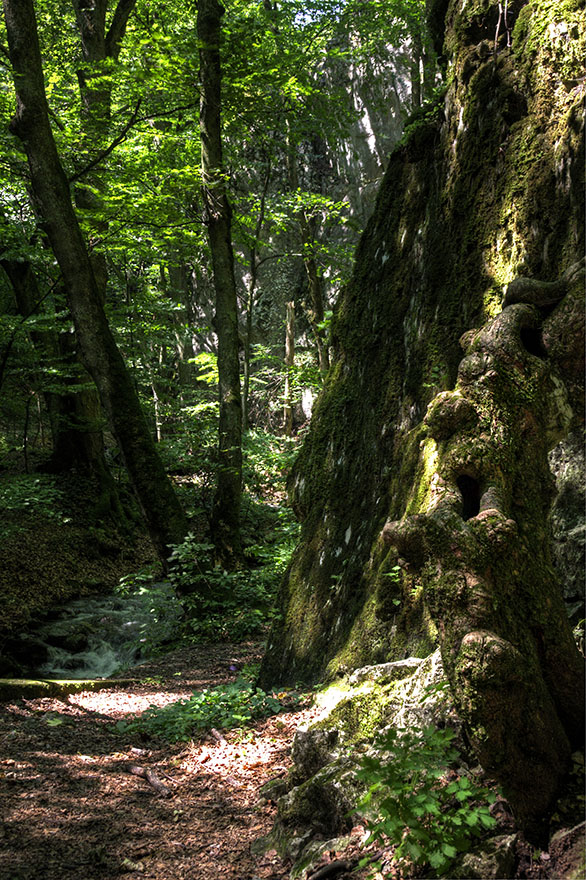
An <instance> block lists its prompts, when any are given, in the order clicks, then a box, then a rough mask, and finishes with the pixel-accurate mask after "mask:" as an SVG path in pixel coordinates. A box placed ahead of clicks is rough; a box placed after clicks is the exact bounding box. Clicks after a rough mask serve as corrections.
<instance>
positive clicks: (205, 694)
mask: <svg viewBox="0 0 586 880" xmlns="http://www.w3.org/2000/svg"><path fill="white" fill-rule="evenodd" d="M282 708H283V706H282V704H281V703H280V701H279V700H277V699H276V697H272V696H270V695H269V694H265V693H264V691H261V690H257V689H255V688H254V687H253V685H252V684H250V682H248V681H245V680H244V679H238V681H236V682H233V683H231V684H227V685H221V686H220V687H215V688H210V689H206V690H203V691H195V692H194V693H193V694H192V696H191V697H189V699H185V700H177V702H175V703H170V704H169V705H168V706H165V707H163V708H162V709H160V708H157V707H155V706H151V707H150V708H149V709H147V710H146V712H143V713H142V715H141V716H140V717H139V718H136V719H135V720H133V721H119V722H118V724H117V725H116V729H117V730H118V732H119V733H142V734H146V735H147V736H150V737H160V738H161V739H164V740H167V742H185V741H186V740H189V739H192V738H193V736H195V735H196V734H198V733H201V732H202V731H204V730H209V729H210V728H212V727H217V728H220V729H221V728H224V729H226V728H229V727H243V726H244V725H246V724H250V723H251V722H252V721H254V720H255V719H258V718H265V717H266V716H268V715H276V714H277V713H278V712H280V711H281V709H282Z"/></svg>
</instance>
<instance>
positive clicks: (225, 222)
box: [197, 0, 242, 566]
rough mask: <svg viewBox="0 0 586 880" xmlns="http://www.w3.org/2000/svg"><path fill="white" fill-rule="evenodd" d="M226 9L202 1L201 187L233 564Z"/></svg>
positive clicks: (236, 476)
mask: <svg viewBox="0 0 586 880" xmlns="http://www.w3.org/2000/svg"><path fill="white" fill-rule="evenodd" d="M223 14H224V9H223V7H222V6H221V5H220V4H219V3H218V2H217V0H199V3H198V11H197V35H198V39H199V55H200V65H201V66H200V76H201V107H200V133H201V171H202V192H203V198H204V205H205V222H206V226H207V230H208V236H209V243H210V252H211V256H212V267H213V276H214V289H215V294H216V314H215V318H214V327H215V330H216V333H217V337H218V378H219V395H220V427H219V446H218V449H219V461H218V477H217V488H216V496H215V499H214V510H213V515H212V530H213V538H214V543H215V545H216V552H217V554H218V557H219V560H220V561H221V562H222V563H223V564H224V565H229V566H233V565H234V564H236V563H237V562H238V560H239V558H240V555H241V547H240V496H241V491H242V406H241V399H240V363H239V357H238V346H239V340H238V304H237V299H236V282H235V279H234V253H233V250H232V208H231V206H230V202H229V199H228V194H227V187H226V177H225V171H224V168H223V162H222V120H221V90H222V69H221V60H220V42H221V39H222V28H221V20H222V15H223Z"/></svg>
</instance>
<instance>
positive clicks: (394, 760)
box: [358, 725, 496, 876]
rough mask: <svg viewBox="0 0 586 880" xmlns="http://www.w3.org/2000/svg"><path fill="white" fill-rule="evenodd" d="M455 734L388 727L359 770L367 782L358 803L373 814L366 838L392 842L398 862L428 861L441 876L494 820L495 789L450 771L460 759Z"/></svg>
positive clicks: (384, 843) (433, 727)
mask: <svg viewBox="0 0 586 880" xmlns="http://www.w3.org/2000/svg"><path fill="white" fill-rule="evenodd" d="M455 736H456V734H455V733H454V731H453V730H450V729H448V728H445V729H439V728H437V727H435V726H434V725H429V726H427V727H425V728H423V729H421V730H406V729H402V728H399V729H390V730H388V731H386V732H385V733H384V734H383V735H382V736H381V737H380V739H379V741H378V742H377V751H378V752H380V753H382V755H381V756H380V757H378V756H377V757H372V756H366V757H364V758H363V760H362V766H361V769H360V770H359V771H358V776H359V778H360V779H362V780H364V781H365V782H366V783H367V784H368V786H369V788H368V792H367V794H366V795H365V796H364V797H363V798H362V800H361V801H360V803H359V805H358V806H359V808H368V812H369V813H371V814H372V815H373V816H374V818H370V819H368V826H369V829H370V836H369V838H368V841H367V842H371V841H372V840H377V841H379V842H381V843H382V844H383V845H385V846H388V845H392V846H394V847H395V851H394V858H395V860H396V861H398V862H399V863H407V864H411V865H428V866H430V867H431V868H432V869H433V870H434V872H436V873H437V874H438V875H439V876H442V875H445V874H446V872H447V871H448V870H449V868H450V865H451V863H452V862H453V860H454V859H455V858H456V857H457V856H458V855H459V854H460V853H462V852H465V851H466V850H468V849H469V847H470V844H471V842H472V840H473V839H474V838H475V837H479V836H481V835H483V834H485V833H486V832H487V831H488V830H490V829H491V828H493V827H494V825H495V824H496V822H495V820H494V819H493V817H492V816H491V814H490V811H489V804H490V803H492V802H493V801H494V800H495V795H494V793H493V792H492V791H490V790H489V789H487V788H484V787H482V786H480V785H478V783H477V782H475V781H474V780H473V779H471V778H470V777H469V776H468V775H465V774H463V773H461V772H460V771H458V772H455V771H453V772H451V773H449V768H450V765H455V764H457V763H458V762H459V758H460V755H459V752H458V750H457V749H456V748H455V747H454V744H453V740H454V738H455ZM366 861H367V860H365V863H366Z"/></svg>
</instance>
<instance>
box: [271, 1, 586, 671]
mask: <svg viewBox="0 0 586 880" xmlns="http://www.w3.org/2000/svg"><path fill="white" fill-rule="evenodd" d="M431 6H432V7H433V9H432V11H433V14H434V20H435V27H436V37H437V39H438V40H439V43H443V52H444V56H445V58H446V60H447V72H448V82H449V86H448V88H447V90H446V92H445V95H444V96H443V97H442V98H441V99H439V100H438V101H437V102H436V103H435V104H433V105H430V106H429V107H428V108H427V111H426V112H425V113H423V114H422V115H421V117H420V118H419V119H418V121H417V122H416V124H413V125H412V126H411V128H409V127H408V128H407V132H406V135H405V137H404V140H403V141H402V143H401V144H400V146H399V147H397V148H396V149H395V150H394V152H393V153H392V154H391V157H390V161H389V165H388V169H387V171H386V174H385V177H384V180H383V183H382V186H381V189H380V191H379V195H378V199H377V203H376V207H375V210H374V213H373V215H372V217H371V219H370V221H369V223H368V226H367V228H366V230H365V233H364V235H363V236H362V239H361V242H360V244H359V247H358V249H357V253H356V263H355V269H354V274H353V278H352V280H351V282H350V284H349V285H348V287H347V288H346V290H345V291H344V293H343V294H342V296H341V299H340V301H339V302H338V304H337V307H336V310H335V314H334V320H333V328H332V344H333V354H334V358H333V365H332V368H331V370H330V374H329V376H328V379H327V381H326V386H325V389H324V391H323V393H322V395H321V396H320V398H319V399H318V401H317V402H316V404H315V408H314V416H313V421H312V425H311V429H310V431H309V434H308V437H307V440H306V442H305V445H304V447H303V450H302V452H301V455H300V457H299V460H298V462H297V465H296V467H295V469H294V472H293V475H292V478H291V484H290V488H291V492H292V499H293V502H294V506H295V509H296V511H297V513H298V515H299V517H300V518H301V519H302V521H303V532H302V540H301V543H300V545H299V547H298V549H297V551H296V553H295V556H294V559H293V562H292V565H291V567H290V570H289V574H288V576H287V578H286V580H285V583H284V585H283V589H282V594H281V603H282V611H283V615H282V618H281V621H280V622H279V623H278V624H277V625H276V626H275V628H274V630H273V632H272V635H271V638H270V641H269V649H268V653H267V657H266V660H265V663H264V666H263V670H262V674H261V676H262V682H264V684H265V685H268V684H270V683H274V682H275V681H286V680H289V681H295V680H299V679H304V680H307V681H312V680H318V679H320V678H323V677H324V676H325V677H334V676H335V675H337V674H340V673H342V674H344V673H346V672H349V671H351V670H352V669H354V668H356V667H357V666H365V665H372V664H378V663H384V662H392V661H395V660H400V659H403V658H405V657H406V656H409V655H411V656H426V655H427V654H429V652H430V651H431V650H432V649H433V647H434V645H435V644H436V643H437V630H436V625H435V623H434V621H433V619H432V615H430V613H429V609H428V607H427V606H426V602H425V601H424V595H423V591H422V588H421V580H420V578H419V575H418V574H417V571H416V568H415V567H414V565H413V562H412V561H409V560H407V559H406V557H405V556H403V555H402V551H400V550H399V549H398V548H397V547H395V546H390V545H389V544H386V545H382V544H381V542H380V541H379V534H380V531H381V528H382V526H383V524H384V522H385V520H387V519H388V520H390V521H398V520H401V519H402V518H404V517H405V516H410V515H416V514H418V513H419V512H421V511H423V510H425V509H426V506H427V505H428V503H429V501H430V499H431V497H432V495H433V492H434V490H435V486H436V483H437V480H438V476H437V472H436V465H437V452H438V443H441V442H443V440H444V439H445V438H446V437H447V436H448V435H449V433H450V432H451V431H452V430H453V429H454V426H456V425H458V426H459V428H458V430H460V429H465V428H466V427H467V426H469V420H470V419H472V421H474V419H476V418H477V414H476V413H475V412H474V407H472V408H471V407H470V404H469V401H467V400H464V401H463V402H461V399H462V395H460V400H458V393H456V394H455V395H454V394H453V393H452V392H453V391H454V388H455V386H456V382H457V379H458V370H459V369H460V377H461V379H463V380H465V379H466V376H468V379H469V381H472V382H473V381H474V376H481V375H487V376H488V375H492V373H491V370H492V372H494V369H493V367H491V358H493V361H492V363H493V366H494V356H493V355H491V354H490V352H488V351H484V352H483V353H481V352H480V350H479V349H478V348H477V350H476V351H472V352H471V353H470V354H469V355H467V356H466V358H465V360H466V363H465V364H462V365H460V362H461V361H462V349H461V347H460V339H461V337H463V336H465V335H466V334H468V336H470V334H472V338H471V339H470V340H469V342H472V343H473V338H474V336H475V335H476V334H478V333H479V332H481V330H482V328H483V327H484V326H485V325H487V323H488V322H489V321H491V320H492V319H493V318H495V317H496V316H497V315H498V314H499V313H500V311H501V308H502V306H503V304H504V302H505V291H506V290H507V288H509V289H510V290H512V291H513V293H514V294H515V295H514V297H513V299H514V301H515V302H514V303H513V302H511V304H510V305H509V304H508V303H507V306H508V307H507V309H506V311H509V310H511V309H519V308H520V309H525V310H526V311H525V312H524V314H526V315H528V314H529V312H528V311H527V310H531V309H533V310H534V311H533V312H531V314H532V315H533V318H531V319H529V318H526V319H524V320H526V324H525V326H524V328H523V329H522V330H521V328H519V332H522V336H523V340H524V341H523V345H524V346H525V351H528V349H527V348H526V346H529V349H530V352H529V353H530V354H531V356H532V357H533V358H536V359H541V360H543V361H544V363H545V362H546V363H547V369H548V370H549V374H550V375H551V377H552V378H551V389H550V392H548V394H551V395H553V397H555V395H557V399H558V404H559V406H558V409H557V410H556V412H557V415H556V416H555V420H554V421H553V422H552V423H551V424H548V425H546V426H544V425H541V426H538V427H537V428H536V429H537V430H542V431H544V432H545V433H548V434H549V435H550V438H551V439H550V441H548V442H550V444H551V442H552V441H553V445H555V443H558V442H561V441H563V440H564V437H565V436H567V435H569V433H571V432H576V431H580V425H581V422H582V419H581V408H580V407H579V406H578V404H577V401H578V399H579V393H580V388H582V389H583V370H582V371H581V370H580V368H579V366H578V367H576V363H577V359H578V362H579V360H580V359H579V358H578V355H577V352H580V351H581V352H583V343H582V342H581V332H582V330H581V326H580V325H581V322H580V320H578V319H577V316H578V312H577V311H576V308H575V303H576V302H577V301H578V299H579V298H580V297H581V295H582V291H583V274H582V275H580V273H579V272H578V274H577V275H576V277H575V278H574V279H573V282H572V284H573V287H572V290H571V291H570V292H569V293H567V294H565V293H564V291H566V290H567V289H568V283H567V279H568V277H569V276H568V274H567V273H568V272H569V270H570V269H571V267H572V266H574V265H575V264H576V263H577V261H579V259H580V257H581V255H582V254H583V251H584V216H583V199H582V191H583V168H584V146H583V116H582V110H581V92H580V89H581V85H580V77H581V75H582V72H581V59H580V52H579V51H578V46H579V45H580V41H581V40H582V39H583V31H584V23H583V15H582V12H581V10H580V3H579V2H577V0H567V2H564V3H561V4H544V3H542V2H540V0H515V2H511V3H509V4H508V18H507V28H506V30H505V29H504V27H503V25H502V23H501V30H500V34H499V40H498V44H497V46H496V47H495V45H494V38H495V32H496V25H497V20H498V5H497V4H494V3H489V2H485V0H472V2H467V3H466V4H462V3H461V2H457V0H452V2H449V3H443V2H437V3H434V4H431ZM440 31H441V34H440ZM507 34H508V36H507ZM508 43H510V46H508ZM515 279H525V280H524V281H522V282H521V283H516V284H512V285H511V282H513V281H515ZM527 279H529V280H535V281H536V282H538V284H537V287H536V289H537V288H539V290H540V291H541V292H543V290H546V292H547V296H548V297H549V299H548V302H547V303H545V304H544V302H542V300H543V296H541V293H540V296H541V299H539V302H538V304H537V305H535V304H533V303H531V302H529V303H527V300H526V298H525V301H521V300H523V296H524V293H523V291H525V290H526V289H527V288H528V287H529V288H532V287H535V285H532V284H527V283H526V281H527ZM548 285H549V286H548ZM571 286H572V285H570V287H571ZM552 291H553V293H552ZM560 292H561V294H562V296H563V299H562V300H561V301H559V295H560ZM554 294H555V296H554ZM552 296H553V299H552ZM550 300H551V302H550ZM572 302H574V305H572ZM582 312H583V309H582ZM556 316H559V317H557V318H556ZM472 348H474V346H472ZM581 357H583V355H581ZM466 371H467V373H466ZM465 373H466V375H465ZM523 381H524V382H526V383H529V384H528V385H527V388H526V392H527V393H528V394H530V393H531V381H532V380H531V379H530V377H529V375H528V374H527V375H526V376H525V378H524V379H523ZM548 381H550V380H549V379H548ZM446 392H450V393H451V394H452V403H453V406H452V407H451V409H447V408H443V410H442V415H441V419H442V420H443V423H442V425H441V426H440V425H439V421H438V419H436V422H437V424H436V428H435V434H434V437H431V436H430V432H429V430H428V425H427V424H426V422H425V414H426V411H428V407H429V406H430V404H431V405H432V407H433V405H434V401H435V400H436V399H438V398H439V395H441V394H442V393H446ZM582 393H583V392H582ZM464 397H465V395H464ZM553 397H552V399H553ZM520 406H521V402H520V400H519V398H518V399H517V401H516V402H512V403H511V406H510V408H509V409H510V412H509V415H510V418H511V419H512V420H513V421H514V420H515V419H518V418H520V415H519V412H518V410H519V407H520ZM552 411H553V410H552ZM550 448H551V445H550ZM552 456H553V457H552V460H553V461H555V460H556V456H558V453H557V452H554V453H553V454H552ZM462 476H464V477H466V476H473V475H472V474H463V475H462ZM559 479H562V481H563V476H562V477H560V478H559ZM546 482H547V485H544V486H543V499H542V500H543V504H544V509H545V513H547V509H548V507H549V506H550V505H551V503H552V500H553V497H554V495H553V494H552V490H553V482H552V480H550V479H548V480H547V481H546ZM574 484H575V483H573V485H574ZM519 486H520V488H519V490H517V489H515V497H514V503H515V506H516V510H515V516H518V517H520V518H521V519H522V518H523V510H522V509H523V505H524V504H525V502H524V500H523V498H522V494H523V489H522V484H521V481H520V483H519ZM561 488H562V491H564V492H565V494H566V495H567V494H568V492H567V489H564V487H563V486H562V487H561ZM456 491H459V489H456ZM572 492H573V490H572ZM571 506H572V509H573V505H571ZM566 508H567V505H566ZM573 516H574V514H573V513H572V514H570V515H569V519H567V518H566V514H563V519H564V522H563V526H562V525H561V524H560V517H562V514H561V510H560V513H559V514H554V517H553V518H552V527H553V529H554V532H555V531H556V530H557V533H556V537H557V539H558V544H559V547H560V550H559V552H558V551H554V558H555V562H556V566H557V567H558V571H560V573H562V577H563V580H564V582H565V583H566V584H569V585H570V586H569V587H567V589H568V592H575V587H574V584H575V581H576V578H577V577H578V575H577V574H576V566H577V564H578V561H579V560H578V556H579V546H580V541H581V538H580V535H581V532H580V531H578V532H575V531H574V529H575V528H578V526H579V524H578V523H577V522H574V520H573V518H572V517H573ZM556 517H557V519H556ZM556 523H557V524H556ZM560 528H561V530H562V531H561V532H560ZM562 545H565V546H564V547H562ZM556 553H557V555H555V554H556ZM562 565H563V571H562V569H561V568H560V566H562ZM555 589H559V585H556V587H555Z"/></svg>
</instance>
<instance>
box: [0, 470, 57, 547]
mask: <svg viewBox="0 0 586 880" xmlns="http://www.w3.org/2000/svg"><path fill="white" fill-rule="evenodd" d="M62 499H63V493H62V491H61V489H60V488H59V486H58V485H57V482H56V478H55V477H53V476H51V475H50V474H18V475H17V476H11V477H10V478H5V479H4V480H2V482H0V519H2V520H3V525H2V527H1V528H0V537H6V535H8V534H10V532H12V531H14V530H15V526H14V524H11V523H10V522H9V519H10V517H11V515H13V514H15V513H20V512H26V511H33V510H34V512H35V514H36V515H40V516H46V517H47V518H49V519H58V520H60V521H61V522H69V520H68V518H67V517H66V516H65V514H64V512H63V507H62Z"/></svg>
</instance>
